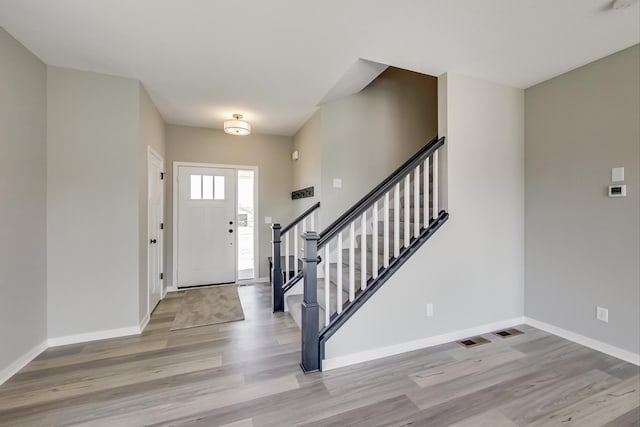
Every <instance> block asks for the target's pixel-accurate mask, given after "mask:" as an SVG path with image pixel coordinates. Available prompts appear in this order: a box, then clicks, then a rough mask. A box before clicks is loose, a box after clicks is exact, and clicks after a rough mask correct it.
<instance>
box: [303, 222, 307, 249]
mask: <svg viewBox="0 0 640 427" xmlns="http://www.w3.org/2000/svg"><path fill="white" fill-rule="evenodd" d="M305 231H307V217H304V218H302V234H304V232H305ZM303 248H304V247H303Z"/></svg>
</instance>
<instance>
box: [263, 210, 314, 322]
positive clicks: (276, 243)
mask: <svg viewBox="0 0 640 427" xmlns="http://www.w3.org/2000/svg"><path fill="white" fill-rule="evenodd" d="M319 208H320V202H318V203H316V204H314V205H313V206H311V207H310V208H309V209H307V210H306V211H304V212H303V213H302V214H301V215H300V216H298V217H297V218H296V219H294V220H293V221H291V223H290V224H289V225H287V226H285V227H281V226H280V224H278V223H275V224H273V225H272V226H271V230H272V233H273V240H272V243H273V245H272V250H271V263H272V265H273V267H272V274H271V277H272V286H271V289H272V302H273V311H274V312H276V311H284V294H285V292H286V291H287V290H288V289H290V288H291V287H292V286H293V285H295V284H296V283H297V282H298V281H299V280H300V279H302V269H301V268H300V262H301V256H300V255H301V252H302V244H301V241H300V239H301V236H302V234H303V233H305V232H306V231H307V230H315V229H316V224H317V223H318V218H317V211H318V209H319ZM283 241H284V253H283V251H282V246H281V244H282V242H283ZM283 264H284V271H283V270H282V267H283Z"/></svg>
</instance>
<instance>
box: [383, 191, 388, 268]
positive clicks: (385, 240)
mask: <svg viewBox="0 0 640 427" xmlns="http://www.w3.org/2000/svg"><path fill="white" fill-rule="evenodd" d="M383 214H384V226H383V229H382V235H383V242H382V243H383V244H384V247H383V248H382V251H383V254H384V257H383V261H382V262H383V265H384V268H387V267H389V192H388V191H387V192H386V193H385V195H384V212H383Z"/></svg>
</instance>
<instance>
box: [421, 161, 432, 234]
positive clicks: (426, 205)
mask: <svg viewBox="0 0 640 427" xmlns="http://www.w3.org/2000/svg"><path fill="white" fill-rule="evenodd" d="M423 175H424V194H423V195H422V197H424V211H423V212H422V213H423V214H424V228H428V227H429V218H431V217H430V215H429V209H430V208H431V205H430V204H429V158H428V157H427V158H426V159H425V160H424V174H423Z"/></svg>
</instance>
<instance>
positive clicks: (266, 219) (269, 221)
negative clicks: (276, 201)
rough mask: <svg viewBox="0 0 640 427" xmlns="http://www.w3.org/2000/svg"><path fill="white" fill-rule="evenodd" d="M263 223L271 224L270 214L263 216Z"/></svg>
mask: <svg viewBox="0 0 640 427" xmlns="http://www.w3.org/2000/svg"><path fill="white" fill-rule="evenodd" d="M264 223H265V224H271V217H270V216H265V217H264Z"/></svg>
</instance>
